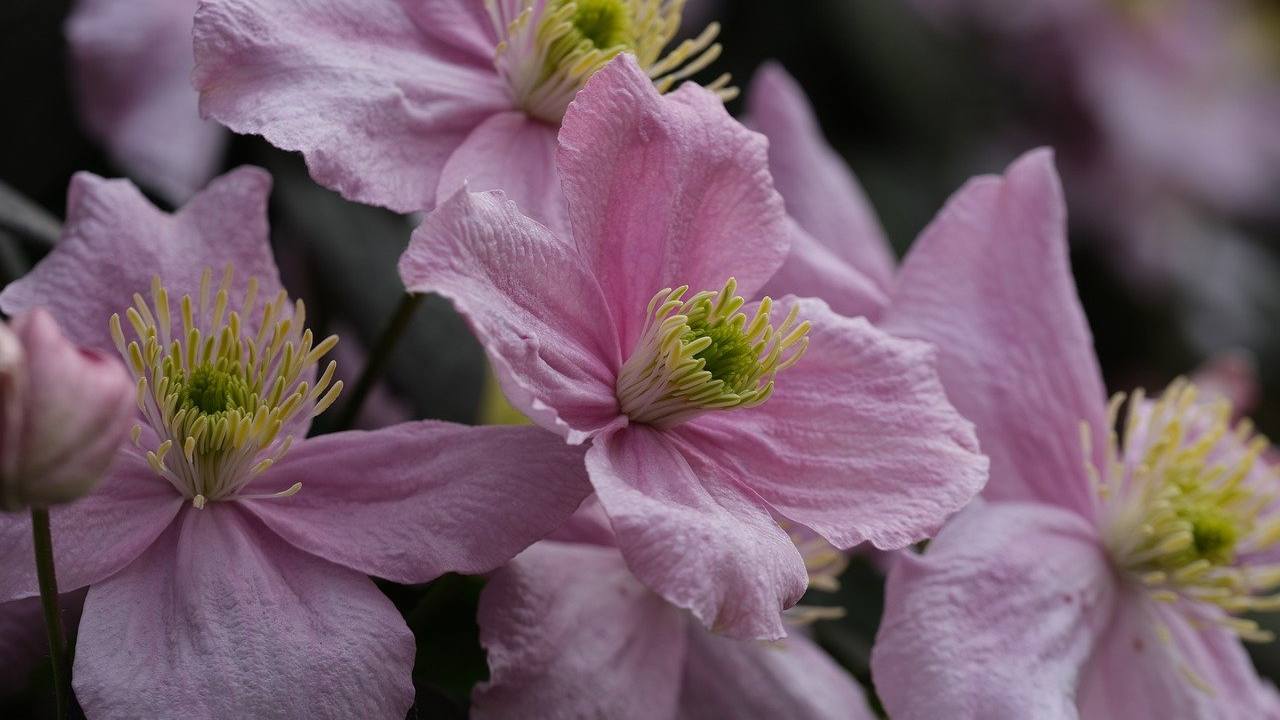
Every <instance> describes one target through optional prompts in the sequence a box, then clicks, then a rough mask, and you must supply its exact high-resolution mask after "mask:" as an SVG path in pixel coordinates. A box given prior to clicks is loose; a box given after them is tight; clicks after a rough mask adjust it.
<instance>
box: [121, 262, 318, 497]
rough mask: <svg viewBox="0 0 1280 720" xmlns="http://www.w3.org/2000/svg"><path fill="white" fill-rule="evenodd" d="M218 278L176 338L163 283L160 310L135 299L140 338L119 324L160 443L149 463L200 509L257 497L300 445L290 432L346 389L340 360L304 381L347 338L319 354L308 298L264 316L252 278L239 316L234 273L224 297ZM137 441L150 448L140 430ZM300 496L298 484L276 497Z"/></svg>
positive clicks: (158, 287) (133, 318)
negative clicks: (256, 319) (259, 483)
mask: <svg viewBox="0 0 1280 720" xmlns="http://www.w3.org/2000/svg"><path fill="white" fill-rule="evenodd" d="M212 277H213V273H212V270H211V269H209V268H206V269H205V271H204V273H203V275H202V277H201V281H200V296H199V298H198V299H193V298H192V297H191V296H190V295H184V296H183V297H182V299H181V300H180V301H179V303H178V310H179V316H178V318H177V320H178V321H179V323H180V330H179V331H178V333H177V334H176V335H175V334H174V327H173V325H174V317H173V316H172V308H171V307H170V299H169V293H168V291H167V290H166V289H165V287H164V286H163V285H162V284H161V281H160V278H159V277H155V278H153V279H152V282H151V302H150V303H148V302H147V301H146V300H145V299H144V298H143V297H142V295H140V294H138V293H134V296H133V303H134V304H133V307H130V308H129V309H128V310H126V311H125V318H126V319H127V320H128V323H129V326H130V327H131V328H132V330H133V332H134V335H135V339H133V340H130V341H128V342H126V338H125V334H124V327H123V325H122V323H121V320H120V315H119V314H113V315H112V316H111V322H110V326H111V337H112V338H113V339H114V341H115V344H116V348H117V349H118V350H119V351H120V355H121V356H122V357H123V358H124V360H125V364H126V365H127V366H128V367H129V369H130V370H131V371H132V372H133V374H134V377H135V378H137V388H138V389H137V395H138V409H139V410H140V411H141V413H142V417H143V418H144V419H145V420H146V421H147V424H148V425H149V426H150V427H151V429H152V430H154V431H155V435H156V437H157V441H156V442H157V444H156V445H155V446H154V447H152V448H145V452H146V454H145V458H146V461H147V463H148V464H149V465H150V466H151V468H152V469H153V470H154V471H155V472H156V473H157V474H158V475H160V476H161V477H163V478H164V479H166V480H168V481H169V482H170V483H172V484H173V486H174V487H175V488H177V489H178V491H179V492H181V493H183V494H184V495H185V496H186V497H188V498H190V499H191V501H192V503H193V504H194V505H195V506H196V507H197V508H201V507H204V505H205V504H206V503H207V502H208V501H210V500H225V499H229V498H233V497H239V498H247V497H255V496H249V495H243V494H241V492H240V491H241V490H242V489H243V488H244V486H245V485H247V484H248V483H249V482H250V481H251V480H252V479H253V478H255V477H257V476H259V475H261V474H262V473H264V472H266V471H267V469H268V468H270V467H271V466H272V465H273V464H274V463H276V462H277V461H279V460H280V458H281V457H283V456H284V454H285V453H286V452H288V450H289V446H290V444H291V443H292V442H293V439H294V438H293V435H292V434H290V433H288V432H287V431H285V429H286V428H288V427H289V426H290V423H291V422H293V421H294V420H295V419H296V418H298V417H300V416H303V415H307V416H308V417H313V416H315V415H319V414H320V413H322V412H324V410H325V409H326V408H328V407H329V406H330V405H331V404H333V401H334V400H335V399H336V398H337V397H338V393H340V392H341V391H342V382H341V381H338V382H332V381H333V374H334V370H335V368H336V364H335V363H334V362H332V361H330V362H329V364H328V366H327V367H326V368H325V370H324V372H323V373H322V374H321V376H320V378H319V379H318V380H316V381H315V382H314V383H311V382H309V381H308V380H306V379H305V378H306V377H308V371H309V370H310V369H312V368H314V367H315V366H316V365H317V363H318V362H319V360H320V358H321V357H323V356H324V355H325V354H326V353H328V352H329V351H330V350H331V349H333V347H334V346H335V345H337V343H338V338H337V336H336V335H331V336H329V337H328V338H326V339H324V340H323V341H321V342H320V343H319V344H318V345H314V346H313V344H312V343H313V338H312V334H311V331H310V330H306V329H303V326H304V322H305V320H306V308H305V306H304V305H303V303H302V301H301V300H299V301H297V302H296V303H293V304H290V303H289V301H288V298H287V297H286V295H285V293H284V291H283V290H281V291H280V292H279V293H278V294H277V295H276V296H275V297H274V298H272V299H270V300H268V301H266V302H264V303H263V304H262V307H261V310H259V309H258V297H257V295H258V281H257V278H253V277H250V278H249V280H248V283H247V287H246V292H245V296H244V298H243V300H242V302H241V303H240V305H239V309H230V297H229V292H230V288H231V281H232V277H233V270H232V268H231V266H227V268H226V270H225V272H224V273H223V275H222V281H221V283H220V284H219V285H218V287H217V289H216V291H213V290H212V288H211V285H212ZM211 291H212V292H211ZM259 312H260V313H261V315H260V320H261V322H260V323H259V325H258V328H259V329H258V331H257V333H255V334H249V333H248V332H247V331H246V329H245V328H244V326H243V324H242V318H243V317H246V316H251V314H253V313H259ZM330 383H332V385H331V384H330ZM282 431H283V434H282ZM133 442H134V444H135V446H137V447H139V448H140V449H142V426H141V425H137V426H135V427H134V429H133ZM300 488H301V484H300V483H296V484H295V485H294V486H293V487H290V488H289V489H287V490H284V491H282V492H280V493H275V494H274V495H271V496H270V497H277V496H288V495H292V494H293V493H296V492H297V491H298V490H299V489H300Z"/></svg>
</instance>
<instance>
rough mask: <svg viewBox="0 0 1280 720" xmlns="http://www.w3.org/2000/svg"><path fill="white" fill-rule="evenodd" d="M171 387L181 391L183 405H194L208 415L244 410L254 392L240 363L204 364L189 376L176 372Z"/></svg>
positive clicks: (181, 403) (179, 394)
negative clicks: (224, 365) (228, 367)
mask: <svg viewBox="0 0 1280 720" xmlns="http://www.w3.org/2000/svg"><path fill="white" fill-rule="evenodd" d="M223 364H224V363H223V362H219V363H218V365H219V366H221V365H223ZM179 372H181V371H179ZM171 387H172V388H173V389H175V390H177V392H178V398H179V400H178V406H179V407H184V408H194V409H196V410H199V411H200V412H201V413H203V414H205V415H216V414H218V413H221V412H225V411H227V410H230V409H237V410H243V409H244V408H246V407H247V406H248V405H249V395H250V394H251V393H252V390H251V389H250V388H249V383H247V382H246V381H245V379H244V371H243V370H241V368H240V367H239V366H238V365H236V366H233V367H232V368H230V369H227V368H223V367H215V366H209V365H203V366H201V367H198V368H196V369H195V370H193V371H192V372H191V374H190V375H189V376H186V377H184V376H183V375H181V374H178V375H175V376H174V379H173V380H172V385H171Z"/></svg>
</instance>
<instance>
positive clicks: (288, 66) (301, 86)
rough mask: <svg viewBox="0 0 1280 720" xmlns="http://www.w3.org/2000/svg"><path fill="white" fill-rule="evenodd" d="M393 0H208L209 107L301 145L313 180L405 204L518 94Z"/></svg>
mask: <svg viewBox="0 0 1280 720" xmlns="http://www.w3.org/2000/svg"><path fill="white" fill-rule="evenodd" d="M439 44H440V43H439V40H438V39H437V38H435V37H432V36H430V35H427V34H425V33H423V32H422V30H421V29H420V28H419V27H418V26H417V25H416V24H415V23H414V21H413V20H412V19H411V18H410V17H409V15H407V14H406V13H405V12H404V10H403V9H402V8H401V5H400V3H398V2H395V1H394V0H323V1H322V2H312V1H309V0H209V1H207V2H203V3H201V5H200V9H199V10H198V11H197V12H196V16H195V57H196V68H195V72H194V74H193V75H192V80H193V82H194V83H195V85H196V87H197V88H198V89H199V90H200V111H201V113H203V114H204V115H205V116H206V117H211V118H214V119H216V120H218V121H219V122H221V123H222V124H224V125H226V126H227V127H229V128H231V129H232V130H234V131H236V132H239V133H252V134H257V135H262V136H263V137H265V138H266V139H267V140H268V141H269V142H270V143H271V144H273V145H275V146H277V147H280V148H284V149H285V150H297V151H301V152H302V154H303V156H305V157H306V160H307V167H308V168H309V169H310V171H311V176H312V177H313V178H315V180H316V182H318V183H320V184H321V185H324V186H325V187H328V188H330V189H333V190H337V191H338V192H340V193H342V195H343V196H344V197H346V198H348V199H350V200H356V201H358V202H364V203H370V204H374V205H381V206H385V207H388V208H391V209H393V210H397V211H399V212H411V211H415V210H422V209H427V208H430V207H431V206H432V203H433V200H434V198H435V191H436V184H437V182H438V180H439V178H440V170H441V168H442V167H444V164H445V161H446V160H448V158H449V155H450V154H451V153H452V152H453V150H454V149H455V148H457V147H458V145H459V144H461V143H462V141H463V140H464V139H465V138H466V137H467V135H468V134H470V132H471V131H472V129H474V128H475V127H476V126H477V125H479V124H480V123H481V122H482V121H483V120H484V119H485V118H487V117H488V116H490V115H492V114H493V113H495V112H499V111H501V110H505V109H509V108H510V105H511V102H510V99H509V98H508V96H507V93H506V89H505V87H504V86H503V85H501V83H500V80H499V78H498V75H497V73H496V71H494V69H493V68H492V67H488V68H484V67H480V66H478V65H476V64H472V63H466V64H458V63H456V62H454V61H453V60H452V59H450V56H452V55H456V50H453V49H452V48H449V50H451V52H444V53H443V54H441V53H440V52H438V51H437V48H438V46H439Z"/></svg>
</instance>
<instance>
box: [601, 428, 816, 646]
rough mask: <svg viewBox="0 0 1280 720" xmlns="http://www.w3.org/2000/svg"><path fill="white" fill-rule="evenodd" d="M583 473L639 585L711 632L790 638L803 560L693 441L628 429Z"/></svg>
mask: <svg viewBox="0 0 1280 720" xmlns="http://www.w3.org/2000/svg"><path fill="white" fill-rule="evenodd" d="M587 471H588V472H589V473H590V475H591V482H592V484H593V485H594V486H595V489H596V494H597V495H598V496H599V498H600V503H601V504H602V505H603V506H604V508H605V511H606V512H607V513H608V514H609V519H610V521H611V522H612V523H613V529H614V532H615V533H616V534H617V538H618V547H619V548H621V550H622V555H623V557H625V558H626V560H627V565H628V567H630V568H631V571H632V572H633V573H634V574H635V575H636V577H638V578H639V579H640V580H641V581H642V582H644V583H645V584H646V585H648V586H649V587H650V588H652V589H653V590H654V591H655V592H657V593H658V594H659V595H661V596H662V597H664V598H666V600H667V601H668V602H670V603H672V604H673V605H676V606H678V607H682V608H687V609H688V610H689V611H690V612H692V613H693V615H694V616H695V617H697V618H698V620H700V621H701V622H702V623H703V624H704V625H706V626H707V627H709V628H711V629H712V630H713V631H715V632H719V633H723V634H725V635H728V636H730V637H737V638H761V639H777V638H780V637H783V636H784V635H786V632H785V630H784V629H783V627H782V620H781V617H780V613H781V612H782V611H783V610H784V609H786V608H788V607H791V606H792V605H794V604H795V603H796V602H797V601H798V600H799V599H800V596H801V595H802V594H804V589H805V586H806V585H807V580H808V578H807V575H806V573H805V568H804V560H803V559H802V558H801V557H800V554H799V552H797V551H796V548H795V545H793V544H792V542H791V539H790V538H789V537H788V536H787V534H786V533H785V532H783V531H782V529H781V528H780V527H778V525H777V523H776V522H775V521H774V519H773V517H772V516H771V515H770V514H769V509H768V507H767V505H766V504H765V502H764V501H763V500H761V499H760V497H759V496H757V495H756V494H755V493H753V492H752V491H751V490H750V489H748V488H746V487H745V486H743V485H741V484H739V480H738V479H737V478H735V477H733V476H731V475H729V474H728V473H725V472H724V471H723V469H722V468H721V467H720V466H719V465H718V464H717V463H715V462H714V461H712V460H711V459H709V458H707V457H706V456H704V455H702V454H701V452H700V451H699V449H698V448H697V447H696V446H695V445H693V444H692V443H689V442H685V441H683V440H682V439H681V438H680V436H678V435H675V434H673V433H662V432H660V431H657V430H654V429H652V428H649V427H647V426H644V425H632V426H630V427H626V428H623V429H621V430H618V431H616V432H613V433H610V434H606V435H601V436H598V437H596V438H595V440H594V441H593V442H592V446H591V448H590V449H589V450H588V451H587Z"/></svg>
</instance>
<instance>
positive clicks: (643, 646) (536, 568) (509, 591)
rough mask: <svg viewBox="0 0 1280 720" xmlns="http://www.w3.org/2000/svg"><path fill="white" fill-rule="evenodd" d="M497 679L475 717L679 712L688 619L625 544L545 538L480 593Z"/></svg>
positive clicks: (622, 716)
mask: <svg viewBox="0 0 1280 720" xmlns="http://www.w3.org/2000/svg"><path fill="white" fill-rule="evenodd" d="M479 623H480V644H481V645H483V646H484V648H485V650H486V652H488V655H489V681H488V682H486V683H482V684H481V685H480V686H478V687H477V688H476V690H475V692H474V694H473V695H472V711H473V712H474V714H475V717H476V718H482V719H489V718H519V719H520V720H524V719H525V718H618V719H619V720H626V719H629V718H634V719H635V720H648V718H667V717H672V716H673V715H674V714H675V710H676V695H677V693H678V692H679V687H680V670H681V661H682V660H683V655H684V647H685V634H686V633H685V628H686V626H687V625H688V621H687V620H686V619H685V617H684V616H683V615H682V614H681V613H680V611H679V610H677V609H676V608H674V607H672V606H670V605H668V604H667V603H665V602H663V600H662V598H660V597H658V596H657V595H654V594H653V593H651V592H649V590H647V589H646V588H645V587H644V586H643V585H641V584H640V583H639V582H637V581H636V579H635V578H634V577H632V576H631V573H629V572H627V568H626V565H625V564H623V561H622V558H621V557H619V555H618V552H617V551H616V550H613V549H610V548H603V547H596V546H592V545H571V544H565V543H556V542H546V543H539V544H538V545H535V546H533V547H531V548H529V549H528V550H526V551H525V552H524V553H522V554H521V555H520V556H519V557H517V558H516V559H515V560H514V561H512V563H511V564H510V565H508V566H507V567H505V568H503V569H501V570H499V571H498V572H497V573H494V575H493V577H492V578H491V579H490V580H489V584H488V585H487V586H485V589H484V592H483V593H482V594H481V596H480V610H479Z"/></svg>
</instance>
